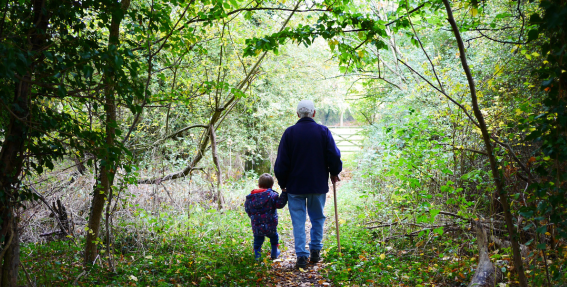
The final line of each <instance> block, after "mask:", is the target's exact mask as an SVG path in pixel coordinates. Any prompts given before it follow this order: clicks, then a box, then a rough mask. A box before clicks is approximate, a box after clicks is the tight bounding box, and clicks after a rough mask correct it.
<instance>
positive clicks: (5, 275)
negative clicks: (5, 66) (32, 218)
mask: <svg viewBox="0 0 567 287" xmlns="http://www.w3.org/2000/svg"><path fill="white" fill-rule="evenodd" d="M32 5H33V12H32V13H33V17H32V19H31V20H32V21H33V23H35V25H34V26H33V28H32V29H31V30H30V31H28V37H29V42H30V43H31V46H30V47H29V49H30V50H29V51H31V52H32V53H33V52H35V51H38V50H40V49H41V47H42V46H43V45H44V43H45V37H46V33H45V31H46V29H47V25H48V22H49V18H48V14H44V12H45V10H44V8H45V0H34V1H33V2H32ZM38 62H39V61H38ZM29 70H30V71H29V72H28V73H27V74H25V75H22V78H23V80H22V81H16V82H15V85H14V86H15V89H14V100H13V102H12V103H11V105H9V106H10V107H14V106H16V107H17V108H14V109H12V110H11V112H10V122H9V125H8V128H7V132H6V133H5V135H4V139H5V140H4V142H3V143H2V150H1V151H0V198H1V199H0V245H2V246H3V249H2V250H1V251H0V254H1V256H0V264H1V278H0V287H15V286H17V281H18V266H19V264H20V245H19V236H18V233H17V220H16V213H15V208H16V204H17V200H18V190H16V189H15V187H16V186H17V185H18V182H19V179H20V175H21V172H22V166H23V159H24V151H25V145H26V142H27V139H28V126H27V123H26V121H29V120H30V106H29V102H30V93H31V79H32V72H31V71H32V70H33V66H30V67H29Z"/></svg>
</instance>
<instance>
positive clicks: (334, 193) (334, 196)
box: [333, 182, 342, 256]
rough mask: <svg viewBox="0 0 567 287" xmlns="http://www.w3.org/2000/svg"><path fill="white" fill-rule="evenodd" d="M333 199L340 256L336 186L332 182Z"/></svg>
mask: <svg viewBox="0 0 567 287" xmlns="http://www.w3.org/2000/svg"><path fill="white" fill-rule="evenodd" d="M333 199H334V200H335V226H336V228H337V246H338V247H339V256H342V253H341V238H340V235H339V212H338V211H337V186H336V184H335V183H334V182H333Z"/></svg>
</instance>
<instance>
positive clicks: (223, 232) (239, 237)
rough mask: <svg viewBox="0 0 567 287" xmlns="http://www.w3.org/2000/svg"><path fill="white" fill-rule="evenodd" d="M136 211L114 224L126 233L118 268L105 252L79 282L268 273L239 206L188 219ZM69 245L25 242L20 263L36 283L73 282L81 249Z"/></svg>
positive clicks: (160, 281) (227, 280) (216, 279)
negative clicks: (110, 267)
mask: <svg viewBox="0 0 567 287" xmlns="http://www.w3.org/2000/svg"><path fill="white" fill-rule="evenodd" d="M135 214H136V217H137V218H138V220H137V221H135V222H120V223H118V228H119V230H123V231H125V233H122V232H120V233H118V236H117V238H116V239H115V243H114V245H113V246H112V250H113V255H112V256H113V260H114V262H115V264H116V272H115V273H108V272H107V271H106V265H107V262H106V261H104V260H102V259H104V258H105V257H106V256H104V257H101V258H102V259H99V261H98V262H97V264H95V265H94V266H93V267H92V268H90V269H88V270H87V271H86V275H85V274H84V275H83V276H80V278H79V279H78V281H77V282H78V283H79V284H80V285H89V286H125V285H132V284H133V285H144V286H146V285H151V286H177V285H178V284H182V285H194V286H242V285H255V284H256V282H258V280H260V281H261V280H263V278H264V277H266V276H267V274H266V272H267V270H268V269H267V268H266V267H265V266H266V265H265V264H263V263H258V262H257V261H255V260H254V254H253V252H252V232H251V229H250V223H249V220H248V217H247V216H246V214H245V213H243V210H234V211H227V212H223V214H221V213H218V212H215V210H214V209H213V212H212V213H211V212H207V211H206V210H202V211H200V212H195V213H193V214H192V219H190V220H188V219H187V217H186V215H185V216H184V215H179V216H176V215H173V212H172V211H169V210H168V211H166V212H165V211H164V212H163V213H160V214H150V213H148V212H146V211H145V210H144V209H141V208H139V209H137V210H136V211H135ZM133 230H139V232H141V233H142V234H144V236H139V234H138V233H137V232H132V231H133ZM69 243H70V242H60V241H58V242H50V243H47V244H39V245H38V244H33V243H32V244H26V245H24V246H23V252H24V254H30V255H29V256H26V257H25V258H23V262H24V264H25V266H26V268H27V269H28V272H33V274H38V275H39V276H38V278H37V279H38V281H37V284H38V285H62V286H66V285H71V284H73V282H74V280H75V279H76V278H77V277H78V276H79V274H81V273H82V272H83V268H82V256H81V255H80V254H81V250H80V248H78V247H77V246H75V245H72V244H69ZM142 247H143V248H142ZM102 254H103V255H105V254H104V252H102ZM101 265H102V266H101ZM21 272H22V274H21V276H20V278H21V279H20V280H22V282H24V280H25V279H24V278H25V274H23V271H21Z"/></svg>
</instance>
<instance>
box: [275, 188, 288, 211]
mask: <svg viewBox="0 0 567 287" xmlns="http://www.w3.org/2000/svg"><path fill="white" fill-rule="evenodd" d="M273 199H274V202H275V205H276V208H277V209H282V208H284V207H285V205H286V204H287V192H282V194H280V195H279V196H278V193H277V192H274V197H273Z"/></svg>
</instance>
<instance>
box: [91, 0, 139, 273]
mask: <svg viewBox="0 0 567 287" xmlns="http://www.w3.org/2000/svg"><path fill="white" fill-rule="evenodd" d="M129 7H130V0H122V2H121V9H122V10H123V13H124V14H125V13H126V11H127V10H128V8H129ZM120 14H122V13H112V15H113V16H112V22H111V24H110V34H109V37H108V38H109V39H108V47H109V49H111V47H112V46H118V45H119V43H120V42H119V36H120V23H121V22H122V18H123V17H122V15H120ZM109 64H110V63H109ZM104 77H105V80H104V81H105V86H106V87H105V90H104V96H105V114H106V120H105V121H106V122H105V125H106V148H105V149H104V150H105V152H106V154H105V155H104V157H103V158H104V162H105V163H104V164H102V165H101V167H100V173H99V177H98V179H99V182H97V185H96V186H95V187H94V195H93V201H92V205H91V212H90V216H89V222H88V226H87V227H88V230H87V239H86V243H85V262H84V263H85V265H88V264H94V260H95V259H96V256H97V253H98V251H97V249H98V248H97V238H98V234H99V231H100V221H101V218H102V213H103V210H104V203H105V202H106V196H107V195H108V194H109V191H110V188H112V184H113V182H114V175H115V173H116V162H115V161H116V159H117V158H118V157H119V155H117V154H113V153H114V152H115V138H114V137H115V134H116V128H115V123H116V98H115V95H114V86H113V84H114V83H113V81H114V76H113V73H108V74H106V75H105V76H104Z"/></svg>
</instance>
